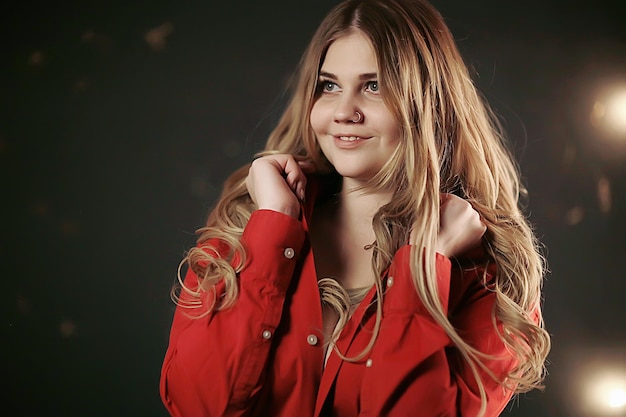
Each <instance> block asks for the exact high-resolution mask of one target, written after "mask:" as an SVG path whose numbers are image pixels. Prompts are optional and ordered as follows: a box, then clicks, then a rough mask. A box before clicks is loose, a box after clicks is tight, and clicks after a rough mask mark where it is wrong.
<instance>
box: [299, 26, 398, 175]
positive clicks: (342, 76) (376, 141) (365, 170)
mask: <svg viewBox="0 0 626 417" xmlns="http://www.w3.org/2000/svg"><path fill="white" fill-rule="evenodd" d="M318 86H319V87H318V88H319V91H318V93H317V99H316V101H315V103H314V104H313V108H312V110H311V126H312V128H313V131H314V132H315V136H316V138H317V141H318V143H319V145H320V147H321V149H322V152H323V153H324V155H325V156H326V159H328V161H329V162H330V163H331V164H332V165H333V166H334V167H335V169H336V170H337V172H338V173H339V174H340V175H341V176H343V177H344V178H350V179H352V180H354V182H355V183H356V184H357V185H358V184H362V183H364V182H365V181H367V180H369V179H370V178H372V176H374V175H375V174H376V173H378V171H379V170H380V169H381V167H382V166H383V165H384V164H385V162H387V161H388V160H389V159H390V157H391V155H392V154H393V152H394V150H395V149H396V147H397V146H398V143H399V141H400V135H401V131H400V127H399V126H398V123H397V122H396V120H395V118H394V116H393V114H392V113H391V111H390V110H389V108H387V106H386V105H385V102H384V100H383V97H382V95H381V92H380V89H379V84H378V65H377V62H376V56H375V55H374V49H373V48H372V45H371V43H370V41H369V39H367V38H366V37H365V35H364V34H363V33H362V32H359V31H355V32H352V33H350V34H348V35H346V36H343V37H341V38H339V39H337V40H336V41H334V42H333V43H332V44H331V45H330V47H329V48H328V52H327V54H326V58H325V59H324V62H323V63H322V67H321V69H320V73H319V81H318Z"/></svg>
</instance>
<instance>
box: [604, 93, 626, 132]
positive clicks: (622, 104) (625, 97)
mask: <svg viewBox="0 0 626 417" xmlns="http://www.w3.org/2000/svg"><path fill="white" fill-rule="evenodd" d="M605 118H606V122H607V123H608V124H609V126H611V127H612V128H613V129H615V130H617V131H620V132H624V133H626V91H619V92H617V93H616V94H615V95H613V96H612V97H609V99H608V101H607V103H606V116H605Z"/></svg>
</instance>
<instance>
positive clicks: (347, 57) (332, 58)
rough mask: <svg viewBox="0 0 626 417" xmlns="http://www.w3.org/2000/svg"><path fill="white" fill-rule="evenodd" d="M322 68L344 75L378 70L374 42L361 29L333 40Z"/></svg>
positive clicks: (325, 70)
mask: <svg viewBox="0 0 626 417" xmlns="http://www.w3.org/2000/svg"><path fill="white" fill-rule="evenodd" d="M321 70H322V71H324V72H330V73H333V74H335V73H337V74H338V75H339V74H343V75H350V74H363V73H375V72H377V71H378V64H377V60H376V54H375V52H374V47H373V46H372V43H371V42H370V40H369V39H368V38H367V36H366V35H365V34H364V33H363V32H361V31H352V32H350V33H348V34H346V35H344V36H341V37H340V38H338V39H336V40H335V41H333V43H331V44H330V46H329V47H328V51H327V52H326V56H325V58H324V62H322V67H321Z"/></svg>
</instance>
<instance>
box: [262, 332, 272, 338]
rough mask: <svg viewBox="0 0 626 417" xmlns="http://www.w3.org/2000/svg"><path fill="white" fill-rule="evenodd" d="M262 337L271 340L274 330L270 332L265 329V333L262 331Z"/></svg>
mask: <svg viewBox="0 0 626 417" xmlns="http://www.w3.org/2000/svg"><path fill="white" fill-rule="evenodd" d="M261 337H262V338H263V339H265V340H270V339H271V338H272V332H270V331H269V330H263V333H261Z"/></svg>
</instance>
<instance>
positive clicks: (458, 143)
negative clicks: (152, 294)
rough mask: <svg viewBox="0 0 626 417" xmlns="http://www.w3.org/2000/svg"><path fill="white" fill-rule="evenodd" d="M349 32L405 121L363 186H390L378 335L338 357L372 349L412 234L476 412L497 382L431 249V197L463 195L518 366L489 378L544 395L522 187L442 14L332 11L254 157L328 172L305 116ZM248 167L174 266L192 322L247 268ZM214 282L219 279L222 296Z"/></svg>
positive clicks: (545, 346) (392, 8)
mask: <svg viewBox="0 0 626 417" xmlns="http://www.w3.org/2000/svg"><path fill="white" fill-rule="evenodd" d="M353 31H360V32H362V33H363V34H365V36H367V37H368V38H369V40H370V41H371V44H372V46H373V48H374V51H375V55H376V58H377V61H378V66H379V73H378V77H379V78H378V80H379V83H380V88H381V91H382V94H383V97H384V100H385V103H386V105H387V106H388V107H389V109H391V111H392V113H394V115H395V117H396V118H397V122H398V123H399V124H400V126H402V134H403V140H401V141H400V144H399V146H398V147H397V149H396V150H395V152H394V154H393V156H392V157H391V159H390V160H389V161H388V162H387V163H386V164H385V166H384V167H383V169H382V170H381V171H380V172H379V173H378V174H377V175H376V176H375V177H374V178H372V180H371V181H370V184H369V185H368V188H370V187H371V189H393V190H394V195H393V198H392V199H391V201H390V202H389V203H388V204H386V205H384V206H383V207H381V208H380V210H379V211H378V212H377V214H376V215H375V217H374V219H373V229H374V233H375V236H376V240H375V242H374V243H373V245H372V249H373V252H372V268H373V270H374V273H375V276H376V277H377V281H376V283H375V286H376V290H377V293H378V297H377V324H376V331H375V332H374V334H373V335H372V339H371V340H370V343H369V345H368V347H367V348H366V350H365V351H364V352H363V353H362V354H360V355H358V356H357V357H356V358H345V357H344V356H343V355H342V357H343V358H344V359H346V360H359V359H361V358H363V357H364V356H365V354H367V352H368V351H369V350H370V349H371V347H372V346H373V344H374V342H375V340H376V337H377V332H378V328H379V326H380V320H381V316H382V283H381V278H380V277H381V276H382V274H383V271H385V270H386V269H387V268H388V267H389V265H390V264H391V261H392V257H393V255H394V253H395V252H396V251H397V250H398V249H399V248H400V247H401V246H403V245H404V244H405V243H406V242H407V241H408V237H409V233H410V231H411V227H413V228H414V229H415V231H416V232H417V233H415V235H416V236H417V241H415V242H413V244H414V249H413V251H412V255H411V256H412V268H411V270H412V275H413V280H414V284H415V288H416V291H417V293H418V295H419V297H420V298H421V300H422V302H423V303H424V305H425V306H426V308H427V309H428V311H429V312H430V314H431V315H432V316H433V318H434V319H435V320H436V321H437V322H438V323H439V324H440V325H441V327H442V328H443V329H445V331H446V333H447V334H448V336H449V337H450V339H451V340H452V341H453V342H454V344H455V345H456V348H457V349H458V350H459V352H460V353H461V354H462V356H463V357H464V358H465V360H466V361H467V363H468V364H469V365H470V367H471V369H472V371H473V374H474V376H475V377H476V380H477V382H478V386H479V389H480V395H481V399H482V408H481V415H482V414H483V413H484V410H485V409H486V392H485V389H484V385H483V383H482V381H481V378H480V373H479V369H482V370H483V371H484V372H485V373H486V374H488V375H490V376H491V377H493V378H496V379H497V377H496V376H495V375H493V373H492V372H491V371H490V370H489V369H487V367H486V366H485V365H484V364H483V360H484V359H493V358H491V357H490V356H488V355H485V354H484V353H483V352H479V351H477V350H476V349H475V348H474V347H472V346H471V345H470V344H468V343H467V342H465V341H464V340H463V338H462V337H461V336H460V335H459V333H458V332H457V331H456V330H455V329H454V327H453V325H452V324H451V323H450V321H449V319H448V317H447V314H446V311H444V309H443V306H442V305H441V302H440V298H439V294H438V290H437V282H436V272H435V251H434V247H435V242H436V239H437V232H438V227H439V210H440V193H441V192H454V193H455V194H457V195H460V196H461V197H463V198H465V199H466V200H467V201H469V202H470V203H471V204H472V206H473V207H474V209H475V210H477V211H478V212H479V213H480V215H481V217H482V219H483V222H484V223H485V224H486V225H487V232H486V234H485V237H484V238H483V246H484V247H485V250H486V252H487V255H488V256H487V257H488V258H489V261H488V263H489V262H492V263H495V264H496V265H497V272H496V274H495V277H492V280H493V281H492V282H490V286H489V288H490V290H491V291H493V292H494V293H495V294H496V304H495V308H494V311H493V321H494V329H498V331H499V335H500V337H501V339H502V340H503V342H504V343H505V345H506V346H507V348H508V349H509V350H510V352H511V353H512V354H513V355H514V357H515V358H516V360H517V366H516V368H515V369H513V370H512V371H511V372H510V373H509V375H508V376H507V378H506V379H505V380H502V381H500V380H498V382H500V383H502V384H503V385H506V386H507V387H509V388H515V390H516V392H525V391H529V390H531V389H533V388H541V382H542V380H543V378H544V375H545V368H544V363H545V360H546V357H547V355H548V352H549V349H550V338H549V335H548V333H547V332H546V331H545V330H544V326H543V319H542V317H541V310H540V302H541V287H542V281H543V275H544V260H543V258H542V256H541V254H540V250H539V246H538V242H537V240H536V238H535V236H534V233H533V231H532V229H531V227H530V225H529V224H528V222H527V221H526V218H525V216H524V215H523V214H522V212H521V210H520V208H519V198H520V195H523V194H525V192H526V191H525V189H524V188H523V187H521V185H520V180H519V172H518V168H517V166H516V164H515V163H514V159H513V157H512V156H511V154H510V153H509V151H508V150H507V148H506V145H505V143H504V141H503V136H502V134H501V129H500V126H499V124H498V122H497V119H496V117H495V116H494V115H493V113H492V112H491V110H490V109H489V107H488V106H487V105H486V104H485V103H484V100H483V99H482V97H481V96H480V94H479V93H478V91H477V89H476V87H475V86H474V84H473V82H472V79H471V76H470V74H469V71H468V69H467V67H466V66H465V64H464V62H463V59H462V57H461V55H460V53H459V51H458V49H457V47H456V44H455V42H454V39H453V36H452V34H451V33H450V31H449V29H448V27H447V26H446V24H445V22H444V20H443V18H442V17H441V15H440V14H439V12H438V11H437V10H436V9H435V8H433V7H432V6H431V5H430V4H429V3H427V2H426V1H425V0H348V1H345V2H343V3H341V4H339V5H337V6H336V7H335V8H334V9H333V10H331V11H330V13H329V14H328V15H327V16H326V18H325V19H324V20H323V21H322V23H321V25H320V26H319V28H318V29H317V31H316V33H315V34H314V36H313V38H312V40H311V42H310V44H309V46H308V48H307V49H306V51H305V53H304V55H303V57H302V60H301V62H300V64H299V71H298V74H297V77H296V78H295V79H294V80H293V84H292V89H293V92H292V97H291V101H290V102H289V104H288V105H287V108H286V109H285V111H284V113H283V115H282V117H281V119H280V121H279V122H278V125H277V126H276V128H275V129H274V130H273V132H272V133H271V135H270V137H269V139H268V141H267V144H266V147H265V149H264V151H263V152H261V153H260V154H259V155H267V154H272V153H288V154H292V155H294V156H295V157H296V158H298V159H304V160H309V161H311V162H313V163H314V165H315V166H316V167H317V170H318V172H319V173H331V175H332V167H330V166H329V164H328V162H327V161H326V159H325V158H324V156H323V154H322V152H321V151H320V148H319V146H318V144H317V141H316V138H315V135H314V133H313V131H312V128H311V125H310V122H309V118H310V112H311V108H312V106H313V103H314V102H315V100H316V97H317V94H318V85H317V84H318V73H319V70H320V67H321V64H322V62H323V60H324V57H325V53H326V51H327V50H328V47H329V45H330V44H331V43H332V42H333V41H334V40H336V39H338V38H340V37H342V36H345V35H346V34H348V33H351V32H353ZM248 169H249V164H248V165H246V166H243V167H241V168H240V169H239V170H237V171H236V172H235V173H233V174H232V175H231V177H230V178H229V179H228V180H227V181H226V183H225V185H224V190H223V193H222V195H221V196H220V198H219V201H218V203H217V205H216V207H215V209H214V210H213V211H212V212H211V214H210V216H209V218H208V221H207V224H206V226H205V227H203V228H201V229H199V230H198V234H199V238H198V246H197V247H195V248H193V249H191V250H190V251H189V252H188V254H187V256H186V257H185V259H183V261H182V262H181V268H182V267H183V265H184V264H185V263H186V264H187V265H188V266H189V268H191V269H192V270H193V271H194V272H195V273H196V275H197V276H198V283H197V284H198V285H197V287H195V286H194V287H193V288H191V287H187V286H185V285H184V284H183V281H182V275H181V273H180V272H181V268H179V285H178V286H182V292H183V293H184V294H186V296H184V297H183V296H182V295H183V294H182V293H180V295H179V296H176V295H174V297H175V301H176V302H178V303H179V305H182V306H184V307H189V308H197V309H200V310H198V311H200V312H201V313H200V314H197V315H196V316H197V317H201V316H203V315H206V314H209V313H210V312H211V311H214V310H220V309H225V308H228V307H230V306H232V305H233V304H234V303H235V302H236V300H237V296H238V287H237V273H238V272H240V271H241V270H242V269H243V268H244V266H245V261H246V254H245V250H244V248H243V247H242V245H241V244H240V242H239V238H240V237H241V235H242V232H243V229H244V227H245V226H246V223H247V222H248V219H249V218H250V215H251V213H252V212H253V211H254V210H255V206H254V203H253V202H252V200H251V198H250V196H249V194H248V191H247V188H246V184H245V180H246V176H247V173H248ZM208 242H219V245H218V246H219V247H213V246H211V247H208V245H209V243H208ZM486 269H487V265H485V270H486ZM485 279H486V277H485ZM218 283H223V287H221V286H220V288H223V290H222V289H220V293H219V294H217V293H216V284H218ZM325 284H327V283H326V282H325ZM331 287H332V285H331ZM205 292H209V293H211V294H212V303H211V304H210V305H208V306H207V305H203V303H202V302H201V301H200V300H201V298H200V296H201V294H202V293H205ZM176 293H177V292H176V291H175V290H174V291H173V294H176ZM329 293H336V294H338V295H337V296H336V297H334V298H333V297H332V296H330V301H329V303H330V304H333V303H334V304H335V308H336V309H337V310H338V311H339V312H340V313H341V314H343V315H341V314H340V320H339V325H338V326H337V329H336V330H335V335H337V334H338V333H339V332H340V331H341V328H342V325H343V324H345V321H346V320H347V314H349V309H347V308H345V306H347V305H349V304H350V303H349V300H346V298H348V293H347V292H346V291H342V289H336V288H335V289H331V290H330V291H327V295H328V294H329ZM322 298H323V299H324V297H322ZM326 298H328V296H327V297H326ZM333 299H334V300H335V301H333ZM337 300H339V301H337ZM342 306H343V307H342ZM342 311H343V313H342ZM537 315H538V316H539V317H538V324H535V323H536V321H537Z"/></svg>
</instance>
